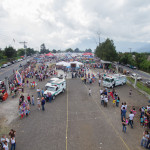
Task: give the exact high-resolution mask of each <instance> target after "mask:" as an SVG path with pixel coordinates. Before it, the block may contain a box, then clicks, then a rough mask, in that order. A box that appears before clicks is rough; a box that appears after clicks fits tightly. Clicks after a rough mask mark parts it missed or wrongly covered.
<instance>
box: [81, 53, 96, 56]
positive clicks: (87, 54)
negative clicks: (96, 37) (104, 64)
mask: <svg viewBox="0 0 150 150" xmlns="http://www.w3.org/2000/svg"><path fill="white" fill-rule="evenodd" d="M82 55H84V56H89V55H93V54H92V53H84V54H82Z"/></svg>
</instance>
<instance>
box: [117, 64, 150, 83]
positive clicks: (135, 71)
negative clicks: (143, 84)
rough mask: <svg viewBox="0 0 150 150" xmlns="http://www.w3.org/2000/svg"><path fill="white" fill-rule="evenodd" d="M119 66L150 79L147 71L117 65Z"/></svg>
mask: <svg viewBox="0 0 150 150" xmlns="http://www.w3.org/2000/svg"><path fill="white" fill-rule="evenodd" d="M119 66H120V67H122V68H124V69H126V70H129V71H130V72H133V73H136V74H138V75H139V76H141V77H142V78H144V79H148V80H149V79H150V74H148V73H145V72H143V71H140V70H137V69H131V68H129V67H126V66H122V65H119ZM146 81H147V80H146Z"/></svg>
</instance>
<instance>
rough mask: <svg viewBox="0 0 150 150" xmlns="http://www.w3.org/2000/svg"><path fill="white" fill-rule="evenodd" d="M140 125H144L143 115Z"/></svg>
mask: <svg viewBox="0 0 150 150" xmlns="http://www.w3.org/2000/svg"><path fill="white" fill-rule="evenodd" d="M140 125H141V126H143V125H144V117H143V116H142V117H141V118H140Z"/></svg>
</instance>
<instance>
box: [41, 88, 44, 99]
mask: <svg viewBox="0 0 150 150" xmlns="http://www.w3.org/2000/svg"><path fill="white" fill-rule="evenodd" d="M41 92H42V97H43V96H44V90H43V89H42V91H41Z"/></svg>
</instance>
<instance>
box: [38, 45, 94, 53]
mask: <svg viewBox="0 0 150 150" xmlns="http://www.w3.org/2000/svg"><path fill="white" fill-rule="evenodd" d="M49 52H52V53H62V52H71V53H84V52H90V53H91V52H92V50H91V49H90V48H89V49H86V50H80V49H79V48H75V49H74V50H73V49H72V48H68V49H66V50H65V51H62V50H56V49H53V50H51V51H50V50H49V49H47V48H46V46H45V44H44V43H43V44H41V46H40V54H47V53H49Z"/></svg>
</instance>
